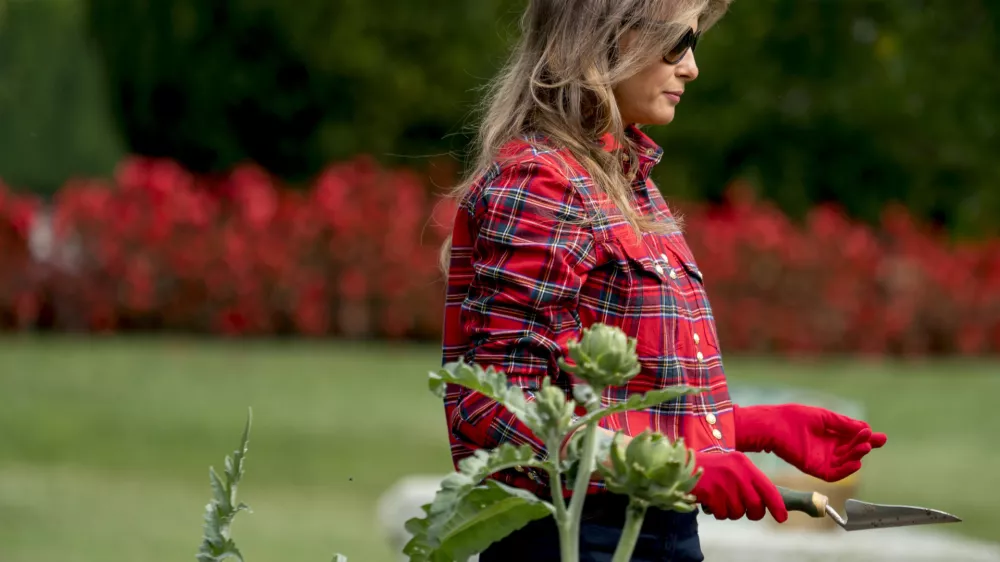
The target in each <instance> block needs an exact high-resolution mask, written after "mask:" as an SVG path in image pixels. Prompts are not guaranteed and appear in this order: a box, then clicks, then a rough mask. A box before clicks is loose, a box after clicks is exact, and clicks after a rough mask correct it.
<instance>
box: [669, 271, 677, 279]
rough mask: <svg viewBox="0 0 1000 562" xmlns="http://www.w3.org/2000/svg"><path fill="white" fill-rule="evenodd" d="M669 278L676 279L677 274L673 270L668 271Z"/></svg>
mask: <svg viewBox="0 0 1000 562" xmlns="http://www.w3.org/2000/svg"><path fill="white" fill-rule="evenodd" d="M670 278H671V279H677V272H676V271H674V270H673V269H671V270H670Z"/></svg>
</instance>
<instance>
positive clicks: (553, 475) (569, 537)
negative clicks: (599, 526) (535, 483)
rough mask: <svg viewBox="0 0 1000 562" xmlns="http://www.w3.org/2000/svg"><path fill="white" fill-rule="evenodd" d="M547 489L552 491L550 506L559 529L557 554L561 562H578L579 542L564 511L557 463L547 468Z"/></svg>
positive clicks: (564, 505)
mask: <svg viewBox="0 0 1000 562" xmlns="http://www.w3.org/2000/svg"><path fill="white" fill-rule="evenodd" d="M549 482H550V484H549V487H550V488H551V489H552V504H553V505H554V506H555V508H556V515H555V519H556V527H557V528H558V529H559V552H560V553H561V558H562V562H578V560H579V558H580V554H579V552H577V550H578V549H579V542H578V540H579V539H577V537H574V536H573V534H572V530H573V528H572V525H570V519H569V513H568V511H567V509H566V498H564V497H563V487H562V471H560V470H559V464H558V462H556V463H552V464H551V465H550V466H549Z"/></svg>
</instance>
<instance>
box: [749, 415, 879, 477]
mask: <svg viewBox="0 0 1000 562" xmlns="http://www.w3.org/2000/svg"><path fill="white" fill-rule="evenodd" d="M735 422H736V448H737V449H738V450H739V451H742V452H745V453H746V452H768V453H769V452H774V454H776V455H777V456H778V457H779V458H781V459H783V460H784V461H785V462H787V463H789V464H791V465H792V466H794V467H796V468H798V469H799V470H801V471H802V472H804V473H806V474H809V475H810V476H815V477H816V478H819V479H821V480H824V481H826V482H836V481H838V480H843V479H844V478H847V477H848V476H850V475H851V474H854V473H855V472H857V471H858V470H860V469H861V459H862V458H863V457H864V456H865V455H867V454H868V453H870V452H871V451H872V449H877V448H879V447H881V446H883V445H885V443H886V439H887V438H886V435H885V434H884V433H875V432H873V431H872V428H871V426H869V425H868V424H867V423H866V422H863V421H861V420H856V419H853V418H850V417H847V416H843V415H841V414H837V413H835V412H831V411H829V410H826V409H823V408H818V407H815V406H805V405H801V404H780V405H774V406H772V405H761V406H746V407H740V406H737V407H736V408H735Z"/></svg>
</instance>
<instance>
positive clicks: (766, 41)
mask: <svg viewBox="0 0 1000 562" xmlns="http://www.w3.org/2000/svg"><path fill="white" fill-rule="evenodd" d="M524 2H525V0H504V1H501V0H476V1H475V2H445V1H437V0H424V1H422V2H414V1H412V0H382V1H380V2H362V1H357V0H341V1H339V2H331V1H327V0H324V1H320V0H297V1H296V2H283V1H278V0H214V1H211V2H205V1H204V0H200V1H199V0H131V1H129V2H121V1H116V0H0V560H2V561H3V562H26V561H43V560H61V561H90V560H101V561H117V560H123V561H124V560H133V559H137V558H138V559H145V560H164V561H166V560H184V559H193V557H194V554H195V552H196V551H197V548H198V545H199V543H200V538H201V523H202V521H201V516H202V513H203V506H204V505H205V503H207V502H208V500H209V499H210V494H211V492H210V488H209V482H208V477H207V476H208V474H207V469H208V466H209V465H214V466H216V467H217V468H221V466H222V462H223V457H224V456H225V455H226V454H230V453H231V452H232V450H233V449H234V448H235V447H236V446H237V445H238V439H239V435H240V431H241V430H242V427H243V422H244V419H245V415H246V410H247V407H253V409H254V429H253V432H252V434H251V442H250V453H249V457H248V460H247V463H248V465H247V471H248V472H247V475H246V477H245V479H244V482H243V486H242V487H241V489H240V493H241V498H242V499H243V500H244V501H246V502H247V503H249V504H250V505H251V507H252V508H253V509H254V512H253V513H252V514H244V515H241V516H240V518H238V520H237V523H236V525H235V532H236V540H237V543H238V544H239V545H240V546H241V548H242V550H243V552H244V553H245V554H246V555H247V556H248V558H250V559H257V560H278V559H281V560H303V561H305V560H323V559H324V557H325V558H326V559H329V557H330V555H331V554H332V553H333V552H341V553H344V554H346V555H348V556H349V558H350V560H359V561H365V562H368V561H387V560H393V559H395V558H394V556H393V549H394V546H393V545H391V544H389V543H388V542H387V540H386V537H385V533H384V531H383V529H382V528H381V527H380V526H379V521H378V520H377V515H376V502H377V501H378V499H379V498H380V496H382V494H384V493H385V491H386V490H387V489H388V488H389V487H390V486H392V485H393V483H395V482H397V481H398V480H399V479H400V478H403V477H405V476H407V475H410V474H443V473H446V472H447V471H448V470H450V469H451V463H450V457H449V455H448V448H447V436H446V433H445V426H444V420H443V413H442V409H441V406H440V403H439V402H438V401H437V400H436V399H435V398H434V397H433V396H432V395H431V394H430V393H429V392H428V391H427V386H426V375H427V372H428V371H429V370H432V369H435V368H436V367H437V366H438V364H439V350H438V348H437V345H438V342H439V338H440V326H441V312H440V311H441V306H442V304H443V302H442V298H441V297H442V294H443V293H442V290H443V288H442V283H441V276H440V273H439V272H438V270H437V266H436V254H437V249H438V246H439V245H440V243H441V241H442V240H443V237H444V236H445V235H446V234H447V232H448V228H449V226H450V224H449V221H450V219H451V216H452V212H453V208H452V207H451V205H450V203H448V202H447V201H444V200H442V199H441V198H440V194H441V193H442V191H443V190H444V189H445V188H447V187H448V186H449V185H451V184H452V183H453V182H454V181H455V178H456V174H457V173H459V172H461V170H462V169H463V166H464V163H465V157H466V150H467V147H468V143H469V139H470V138H471V137H470V135H471V134H472V132H473V130H474V127H475V124H476V122H475V112H474V111H475V108H476V103H477V102H478V100H479V94H480V91H479V90H478V88H479V87H481V86H482V85H483V84H484V83H485V81H486V80H487V79H489V78H490V77H491V76H492V75H493V73H494V72H495V71H496V69H497V68H498V67H499V65H500V64H502V62H503V60H504V56H505V51H506V49H507V48H508V46H509V45H510V43H511V42H512V41H513V40H514V39H515V38H516V36H517V32H518V30H517V18H518V16H519V13H520V10H521V9H522V7H523V5H524ZM998 31H1000V2H995V1H994V0H962V1H961V2H951V1H948V0H892V1H885V0H808V1H802V0H756V1H755V2H748V1H737V2H735V3H734V5H733V7H732V9H731V11H730V13H729V15H728V16H727V17H726V18H725V19H723V21H722V22H721V23H720V24H719V25H718V26H717V27H716V28H715V29H714V30H712V31H711V32H710V33H709V34H708V35H706V37H705V38H704V39H703V41H702V43H701V44H700V46H699V50H698V62H699V66H700V70H701V76H700V78H699V79H698V80H697V81H696V82H695V83H693V84H692V85H691V87H690V88H689V89H688V95H687V96H685V102H684V104H683V106H681V108H680V111H679V112H678V117H677V119H676V121H675V122H674V123H673V124H671V125H670V126H669V127H665V128H662V129H650V130H649V132H650V134H651V135H652V136H653V137H654V138H655V139H656V140H657V141H658V142H659V143H661V144H662V145H663V146H664V147H665V148H666V155H665V157H664V160H663V162H662V164H661V165H660V166H659V167H658V169H657V170H656V172H655V175H654V179H655V180H656V181H657V183H658V185H659V187H660V189H661V191H662V192H663V194H664V196H665V197H666V198H667V200H668V201H669V202H670V203H671V205H673V206H675V207H676V208H677V209H678V210H679V211H680V212H681V213H683V214H684V215H685V216H686V217H687V224H688V227H687V230H688V233H687V236H688V241H689V243H690V244H691V246H692V248H693V249H694V251H695V255H696V257H697V258H698V259H699V261H700V265H701V267H702V269H703V271H704V272H705V276H706V282H707V284H708V289H709V294H710V297H711V298H712V302H713V306H714V314H715V317H716V320H717V322H718V325H719V331H720V336H721V339H722V345H723V349H724V350H725V352H726V354H727V370H728V372H729V375H730V379H731V380H732V381H733V385H734V394H735V395H736V396H738V397H739V399H740V400H741V401H743V402H745V403H753V402H767V401H775V400H777V399H778V397H780V399H781V400H799V399H801V400H803V401H807V400H815V401H816V403H822V404H825V405H828V406H829V407H832V408H835V409H838V410H840V411H844V412H845V413H850V414H853V415H859V416H862V417H864V418H865V419H867V420H869V421H870V422H871V423H872V424H873V425H874V426H875V428H876V429H877V430H879V431H885V432H887V433H888V434H889V443H888V444H887V446H886V447H885V448H884V450H881V451H877V452H876V453H873V454H872V455H871V456H870V457H869V460H868V461H867V464H866V466H865V468H864V469H863V470H862V471H861V473H860V474H859V475H858V477H857V478H854V479H851V481H849V482H844V483H841V484H839V485H838V486H837V487H832V488H831V490H832V491H836V492H837V493H841V492H844V493H849V494H850V495H853V496H854V497H858V498H859V499H864V500H868V501H875V502H882V503H905V504H914V505H924V506H927V507H933V508H937V509H942V510H945V511H948V512H951V513H955V514H957V515H959V516H960V517H962V518H963V519H964V522H963V523H962V524H960V525H955V526H949V528H948V529H947V530H946V531H944V532H947V533H948V534H949V535H953V536H957V537H962V538H966V539H968V540H983V541H998V542H1000V516H998V515H997V509H996V506H997V505H998V504H1000V491H998V490H1000V450H998V449H997V445H998V444H1000V440H998V437H997V435H998V434H1000V414H998V411H997V408H996V406H995V400H996V397H997V396H1000V357H998V355H1000V220H998V219H1000V159H998V158H997V155H998V154H1000V131H998V127H1000V104H998V100H1000V65H998V63H1000V60H998V59H1000V57H998V55H1000V34H998ZM759 461H760V462H761V464H762V465H763V466H767V467H768V470H770V471H772V472H773V473H774V474H775V477H776V478H786V477H787V478H789V479H790V480H789V481H795V478H797V475H794V474H787V467H785V468H783V467H781V466H780V465H779V464H776V463H774V462H773V459H763V458H762V459H759ZM782 474H784V476H782ZM799 484H800V485H808V484H815V483H802V482H799ZM921 532H922V531H921Z"/></svg>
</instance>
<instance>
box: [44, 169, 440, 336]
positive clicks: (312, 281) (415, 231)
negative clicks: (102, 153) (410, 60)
mask: <svg viewBox="0 0 1000 562" xmlns="http://www.w3.org/2000/svg"><path fill="white" fill-rule="evenodd" d="M434 203H435V202H434V201H433V200H432V199H430V198H429V197H428V196H427V195H426V190H425V188H424V186H423V185H422V183H421V182H420V181H419V180H418V178H417V177H416V176H414V175H413V174H412V173H410V172H408V171H405V170H404V171H392V172H390V171H385V170H382V169H379V168H378V167H376V166H375V165H374V163H373V162H371V161H369V160H367V159H364V158H362V159H358V160H356V161H353V162H349V163H343V164H338V165H335V166H331V167H329V168H328V169H327V170H325V172H324V173H323V174H322V175H321V176H320V177H319V178H318V179H317V181H316V182H315V183H314V185H313V186H312V187H311V189H309V190H307V191H293V190H289V189H283V188H282V186H280V185H279V184H278V183H276V182H275V181H274V180H273V179H272V178H271V177H269V176H268V175H267V174H266V173H264V172H262V171H261V170H259V169H257V168H254V167H242V168H239V169H237V170H235V171H234V172H233V173H232V174H230V175H228V176H227V177H225V178H221V179H215V180H205V179H202V178H195V177H193V176H191V175H189V174H188V173H186V172H185V171H184V170H182V169H180V168H178V167H176V166H175V165H174V164H173V163H171V162H167V161H151V160H142V159H136V160H131V161H128V162H126V163H125V164H123V166H122V167H121V169H120V170H119V173H118V174H117V177H116V178H115V181H114V182H113V183H110V182H100V181H73V182H69V183H68V184H67V185H66V186H65V188H64V189H63V190H62V191H61V192H60V193H59V194H58V197H57V198H56V200H55V202H54V206H53V224H54V228H55V232H56V238H57V239H58V240H59V241H60V243H61V245H62V247H63V249H64V254H65V255H61V256H59V259H60V260H61V267H50V268H49V282H48V284H47V287H46V291H47V295H46V296H47V298H48V299H49V300H50V304H51V308H52V310H53V315H54V319H53V323H54V325H55V327H57V328H61V329H65V328H69V329H84V330H94V331H116V330H137V329H141V330H171V331H194V332H217V333H223V334H234V335H235V334H240V335H249V334H253V335H256V334H260V335H263V334H291V333H294V334H304V335H312V336H318V335H330V334H337V335H345V334H346V335H364V336H370V335H376V336H383V337H402V336H418V337H419V336H425V337H426V336H432V335H435V334H436V330H437V329H438V328H437V326H438V324H439V316H440V312H439V310H440V308H441V306H442V293H441V290H440V285H439V277H440V273H439V272H438V271H437V268H436V263H437V262H436V252H437V249H438V247H439V245H440V243H441V241H442V240H443V235H444V233H445V231H444V230H443V229H442V228H440V227H439V226H438V225H437V224H435V223H434V222H433V221H430V220H429V218H430V217H431V216H432V215H433V214H434V213H438V214H440V213H441V212H447V209H444V210H440V209H439V210H437V211H436V210H435V208H434ZM440 224H447V222H446V221H440Z"/></svg>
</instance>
